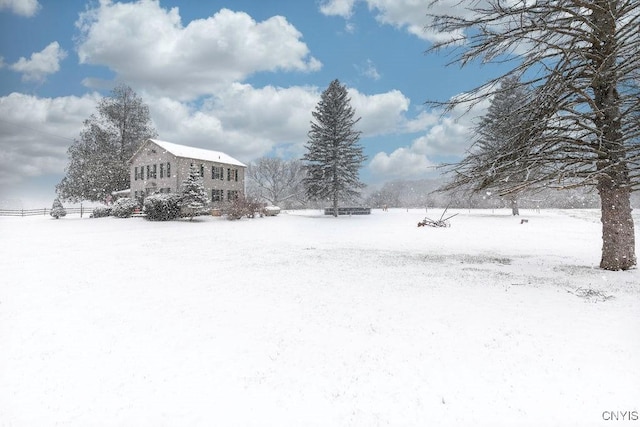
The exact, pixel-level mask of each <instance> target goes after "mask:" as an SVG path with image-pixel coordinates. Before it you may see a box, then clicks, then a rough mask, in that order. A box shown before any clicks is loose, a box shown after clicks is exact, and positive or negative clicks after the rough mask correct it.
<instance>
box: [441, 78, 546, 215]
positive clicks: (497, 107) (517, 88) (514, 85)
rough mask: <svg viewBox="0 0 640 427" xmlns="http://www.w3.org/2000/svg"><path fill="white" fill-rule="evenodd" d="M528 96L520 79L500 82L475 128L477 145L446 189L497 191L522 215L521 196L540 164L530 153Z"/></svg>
mask: <svg viewBox="0 0 640 427" xmlns="http://www.w3.org/2000/svg"><path fill="white" fill-rule="evenodd" d="M529 96H530V90H528V88H527V87H525V86H524V85H522V84H521V83H520V82H519V80H518V79H517V78H514V77H506V78H504V79H503V80H502V81H501V83H500V88H499V89H498V90H497V91H496V93H495V94H494V96H493V98H492V99H491V103H490V105H489V108H488V110H487V114H486V115H485V116H484V117H482V118H481V120H480V122H479V123H478V125H477V127H476V129H475V131H476V132H475V134H476V138H477V139H476V141H475V143H474V145H473V146H472V148H471V150H469V154H468V155H467V157H466V158H465V159H463V160H462V161H461V162H460V164H459V165H458V166H457V167H456V172H457V173H456V175H455V177H454V179H453V181H452V182H450V183H448V184H447V185H445V186H444V187H443V189H444V190H449V189H454V188H458V187H463V188H464V189H465V190H466V191H467V192H469V193H484V192H488V191H489V190H490V191H491V192H497V193H498V195H500V196H504V197H506V198H507V199H508V200H509V202H510V205H511V208H512V212H513V214H514V215H518V214H519V210H518V197H519V195H520V194H521V193H522V192H523V191H525V188H526V187H527V186H528V184H529V182H531V181H533V180H534V179H535V178H536V177H537V175H538V172H539V168H540V167H541V165H540V162H537V161H531V156H529V153H528V151H529V150H530V144H529V139H530V138H531V137H532V134H533V129H532V127H531V126H530V125H529V123H528V120H527V113H526V111H524V110H522V109H521V108H520V107H521V105H523V104H524V103H526V100H527V99H528V98H529Z"/></svg>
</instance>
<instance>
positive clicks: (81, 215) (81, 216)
mask: <svg viewBox="0 0 640 427" xmlns="http://www.w3.org/2000/svg"><path fill="white" fill-rule="evenodd" d="M80 218H82V203H80Z"/></svg>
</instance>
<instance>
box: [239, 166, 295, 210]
mask: <svg viewBox="0 0 640 427" xmlns="http://www.w3.org/2000/svg"><path fill="white" fill-rule="evenodd" d="M304 177H305V171H304V168H303V165H302V162H301V161H300V160H298V159H292V160H283V159H281V158H278V157H261V158H259V159H258V160H256V161H255V162H253V163H251V164H250V165H249V167H248V168H247V193H248V194H249V195H250V196H251V197H253V198H256V199H257V200H262V201H266V202H268V203H270V204H272V205H274V206H280V207H282V208H288V207H294V206H300V205H303V204H304V201H305V198H304V193H305V189H304V185H303V184H302V180H303V179H304Z"/></svg>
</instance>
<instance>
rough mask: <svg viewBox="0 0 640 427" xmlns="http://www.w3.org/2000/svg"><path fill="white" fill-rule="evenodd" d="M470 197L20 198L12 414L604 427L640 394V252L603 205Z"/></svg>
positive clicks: (1, 302) (3, 318) (2, 355)
mask: <svg viewBox="0 0 640 427" xmlns="http://www.w3.org/2000/svg"><path fill="white" fill-rule="evenodd" d="M459 212H460V213H459V215H458V216H456V217H455V218H453V219H452V220H451V224H452V226H451V227H450V228H427V227H422V228H418V227H417V226H416V224H417V222H418V221H420V220H421V219H422V218H424V216H425V212H424V210H410V211H406V210H391V211H389V212H381V211H374V212H373V213H372V215H370V216H353V217H340V218H337V219H335V218H332V217H325V216H324V215H322V214H321V213H320V212H319V211H294V212H288V213H282V214H280V215H279V216H277V217H272V218H256V219H253V220H241V221H235V222H230V221H227V220H225V219H222V218H215V217H201V218H197V219H195V220H194V221H192V222H190V221H174V222H168V223H158V222H149V221H146V220H144V219H142V218H131V219H116V218H100V219H88V218H83V219H80V218H78V217H74V216H70V217H67V218H64V219H61V220H53V219H51V218H49V217H31V218H6V217H2V218H0V236H1V237H0V425H1V426H52V425H61V426H115V425H118V426H213V425H216V426H376V425H390V426H426V425H429V426H431V425H433V426H441V425H442V426H460V425H474V426H513V425H523V426H542V425H549V426H550V425H558V426H560V425H561V426H571V425H575V426H590V425H609V424H611V422H608V421H606V420H605V418H607V415H606V414H603V413H604V412H605V411H609V412H616V413H619V414H620V415H619V416H622V415H621V413H622V412H623V411H638V412H640V364H638V361H639V360H640V340H638V337H639V336H640V298H639V296H640V270H637V269H636V270H632V271H627V272H615V273H614V272H606V271H601V270H599V269H598V268H597V265H598V262H599V251H600V244H601V240H600V229H601V226H600V223H599V217H598V212H597V211H588V210H584V211H583V210H580V211H542V212H541V213H535V212H531V211H523V212H522V215H521V216H520V217H512V216H510V215H509V212H508V211H506V210H502V211H496V212H492V211H490V210H489V211H468V210H462V211H459ZM440 213H441V211H440V210H433V211H429V213H428V214H427V215H428V216H429V217H431V218H434V217H435V218H436V219H437V218H438V217H439V215H440ZM521 218H527V219H529V222H528V223H526V224H520V219H521ZM635 219H636V236H639V233H638V231H637V229H638V227H639V224H640V221H639V220H640V218H639V217H638V215H637V214H636V216H635ZM638 241H640V237H636V242H638ZM636 251H637V252H638V253H640V250H639V249H636ZM627 416H628V415H627ZM609 417H610V416H609Z"/></svg>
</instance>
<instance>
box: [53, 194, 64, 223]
mask: <svg viewBox="0 0 640 427" xmlns="http://www.w3.org/2000/svg"><path fill="white" fill-rule="evenodd" d="M50 214H51V216H52V217H54V218H55V219H58V218H61V217H64V216H66V215H67V211H66V209H65V208H64V206H62V203H61V202H60V199H58V198H57V197H56V199H55V200H54V201H53V206H52V207H51V212H50Z"/></svg>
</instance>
